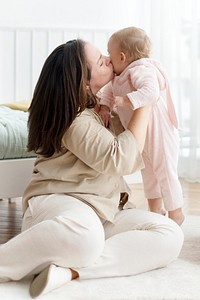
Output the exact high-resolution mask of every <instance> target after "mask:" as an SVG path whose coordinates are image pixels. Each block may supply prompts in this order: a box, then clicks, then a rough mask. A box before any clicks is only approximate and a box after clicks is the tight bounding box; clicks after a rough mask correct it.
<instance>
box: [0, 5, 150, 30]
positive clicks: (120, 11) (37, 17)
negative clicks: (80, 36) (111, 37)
mask: <svg viewBox="0 0 200 300" xmlns="http://www.w3.org/2000/svg"><path fill="white" fill-rule="evenodd" d="M138 1H139V0H123V1H122V0H114V1H113V0H107V1H106V0H101V1H97V0H85V1H84V0H0V7H1V9H0V25H10V26H24V25H26V26H31V27H37V26H41V27H43V26H45V27H46V26H47V27H51V26H52V27H54V26H60V27H65V26H67V27H78V28H79V27H80V26H82V27H83V28H94V29H95V28H120V27H125V26H129V25H133V24H136V23H138V20H139V19H140V20H141V18H140V17H141V13H140V14H139V13H138V11H137V3H138ZM141 1H143V2H144V10H143V12H142V14H144V17H143V18H142V19H145V12H146V13H149V9H148V8H149V3H150V0H140V1H139V2H141Z"/></svg>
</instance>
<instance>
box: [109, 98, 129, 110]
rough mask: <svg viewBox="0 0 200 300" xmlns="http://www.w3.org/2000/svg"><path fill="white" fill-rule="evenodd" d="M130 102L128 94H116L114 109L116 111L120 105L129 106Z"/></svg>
mask: <svg viewBox="0 0 200 300" xmlns="http://www.w3.org/2000/svg"><path fill="white" fill-rule="evenodd" d="M130 104H131V103H130V100H129V99H128V97H127V96H124V97H121V96H115V98H114V101H113V103H112V109H113V110H114V111H116V110H117V108H118V107H120V106H127V105H128V106H129V105H130Z"/></svg>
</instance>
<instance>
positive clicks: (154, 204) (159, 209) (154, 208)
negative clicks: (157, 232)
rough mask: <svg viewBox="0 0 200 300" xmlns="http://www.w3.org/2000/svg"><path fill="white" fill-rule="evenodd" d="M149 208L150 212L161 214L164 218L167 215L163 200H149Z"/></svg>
mask: <svg viewBox="0 0 200 300" xmlns="http://www.w3.org/2000/svg"><path fill="white" fill-rule="evenodd" d="M148 206H149V210H150V211H151V212H155V213H157V214H161V215H163V216H165V215H166V211H165V209H164V208H163V201H162V198H153V199H148Z"/></svg>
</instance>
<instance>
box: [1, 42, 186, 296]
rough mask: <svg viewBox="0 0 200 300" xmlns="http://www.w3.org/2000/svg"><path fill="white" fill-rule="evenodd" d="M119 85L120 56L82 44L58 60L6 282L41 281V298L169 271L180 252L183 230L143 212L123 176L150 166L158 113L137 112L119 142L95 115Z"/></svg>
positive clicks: (32, 132)
mask: <svg viewBox="0 0 200 300" xmlns="http://www.w3.org/2000/svg"><path fill="white" fill-rule="evenodd" d="M112 78H113V67H112V65H111V63H110V59H109V58H108V57H105V56H102V54H101V53H100V52H99V50H98V49H96V48H95V47H94V46H93V45H92V44H90V43H87V42H84V41H82V40H79V39H78V40H73V41H69V42H67V43H66V44H64V45H61V46H59V47H57V48H56V49H55V50H54V51H53V52H52V53H51V54H50V55H49V57H48V58H47V60H46V62H45V64H44V66H43V69H42V72H41V75H40V77H39V80H38V83H37V85H36V88H35V92H34V95H33V100H32V104H31V107H30V116H29V140H28V149H29V150H30V151H32V150H34V151H36V152H37V154H38V157H37V159H36V162H35V166H34V170H33V175H32V179H31V182H30V183H29V185H28V187H27V189H26V191H25V193H24V197H23V210H24V217H23V224H22V233H21V234H19V235H18V236H16V237H15V238H13V239H12V240H10V241H8V242H7V243H6V244H4V245H1V247H0V281H8V280H20V279H21V278H23V277H25V276H27V275H35V277H34V278H33V281H32V283H31V286H30V294H31V296H32V297H33V298H35V297H37V296H39V295H41V294H45V293H47V292H49V291H51V290H53V289H55V288H58V287H59V286H61V285H62V284H64V283H66V282H68V281H70V280H72V279H75V278H78V277H79V278H80V279H89V278H100V277H113V276H127V275H134V274H139V273H141V272H146V271H149V270H152V269H155V268H160V267H163V266H166V265H167V264H168V263H170V262H171V261H173V260H174V259H176V258H177V256H178V255H179V253H180V250H181V247H182V243H183V234H182V231H181V229H180V228H179V226H178V225H177V224H175V223H174V222H173V221H172V220H169V219H167V218H165V217H163V216H161V215H158V214H154V213H151V212H147V211H140V210H137V209H135V208H133V207H134V206H133V204H132V202H131V195H130V190H129V189H128V187H127V185H126V184H125V182H124V181H123V179H122V178H123V177H122V175H126V174H131V173H133V172H134V171H136V170H137V169H139V168H141V167H142V166H143V164H142V159H141V152H142V149H143V146H144V141H145V134H146V130H147V124H148V117H149V113H150V109H151V108H150V107H148V106H147V107H144V108H141V109H138V110H136V111H135V114H134V116H133V117H132V119H131V120H130V122H129V125H128V127H127V129H126V130H125V131H124V132H123V133H121V134H119V135H118V136H117V137H115V136H114V135H113V134H112V133H111V132H110V131H109V130H107V129H106V128H105V127H104V126H103V123H102V121H101V119H100V117H99V116H98V114H97V113H95V110H94V107H95V106H96V104H97V100H96V96H95V95H96V94H97V92H98V91H99V90H100V89H101V88H102V87H103V86H104V85H105V84H106V83H108V82H109V81H110V80H111V79H112ZM133 149H135V150H134V151H133ZM120 195H121V196H122V195H129V197H128V201H127V202H126V201H124V199H126V198H127V197H123V198H122V197H121V201H120ZM126 200H127V199H126ZM22 261H23V264H22Z"/></svg>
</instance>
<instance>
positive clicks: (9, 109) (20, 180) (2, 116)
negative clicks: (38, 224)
mask: <svg viewBox="0 0 200 300" xmlns="http://www.w3.org/2000/svg"><path fill="white" fill-rule="evenodd" d="M29 104H30V102H29V101H26V102H16V103H14V104H12V103H10V104H7V105H1V106H0V199H2V198H9V199H11V198H15V197H21V196H22V195H23V192H24V189H25V187H26V185H27V183H28V181H29V180H30V177H31V174H32V169H33V165H34V161H35V154H34V153H32V152H27V149H26V145H27V136H28V131H27V120H28V112H27V109H28V106H29Z"/></svg>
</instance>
